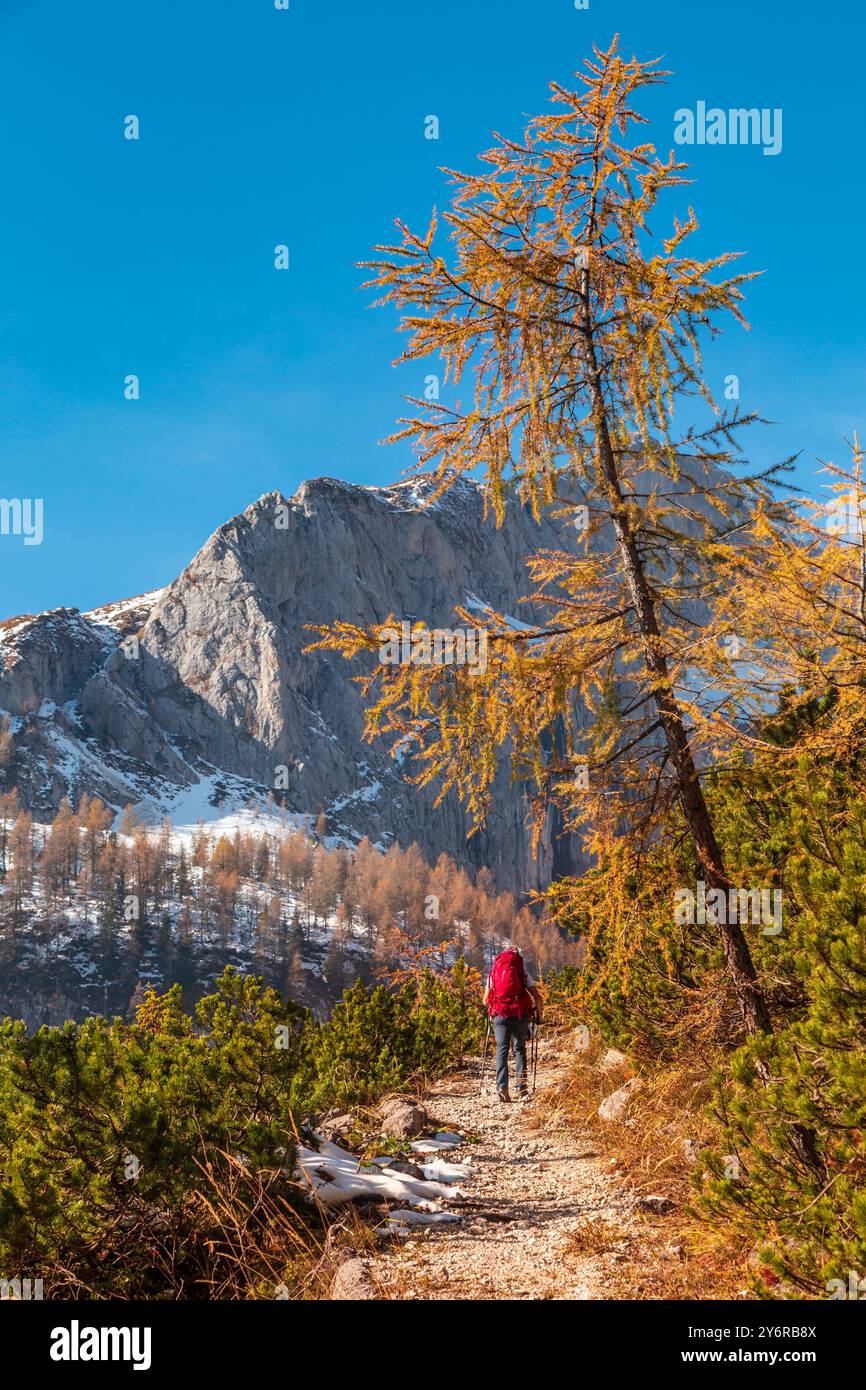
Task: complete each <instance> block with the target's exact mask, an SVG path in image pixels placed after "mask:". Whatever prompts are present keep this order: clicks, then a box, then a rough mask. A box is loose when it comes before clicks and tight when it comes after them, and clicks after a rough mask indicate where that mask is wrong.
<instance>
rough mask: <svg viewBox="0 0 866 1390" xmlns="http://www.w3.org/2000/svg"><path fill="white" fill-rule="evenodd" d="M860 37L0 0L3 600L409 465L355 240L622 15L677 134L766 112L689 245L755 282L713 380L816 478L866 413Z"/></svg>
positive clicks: (72, 582)
mask: <svg viewBox="0 0 866 1390" xmlns="http://www.w3.org/2000/svg"><path fill="white" fill-rule="evenodd" d="M864 29H866V24H864V20H863V17H862V9H861V6H860V4H859V3H855V0H836V3H835V4H833V5H832V6H830V5H827V6H815V5H812V4H808V5H807V4H805V3H803V2H802V0H799V3H795V4H794V3H792V4H783V3H764V4H760V5H758V4H756V3H755V0H729V3H727V4H725V5H713V6H699V5H696V4H695V3H694V0H689V3H687V2H686V0H670V3H666V4H648V3H646V0H609V2H608V3H605V0H590V7H589V9H588V10H587V11H579V10H577V9H575V6H574V0H431V3H426V4H423V3H422V4H409V3H407V0H367V3H363V4H361V3H350V0H291V8H290V10H289V11H288V12H284V11H278V10H276V9H275V8H274V3H273V0H197V3H191V2H190V0H187V3H178V0H147V3H146V4H126V3H123V0H87V3H86V4H85V5H72V4H69V3H65V2H64V0H0V178H2V190H3V199H2V213H0V267H2V269H0V275H2V293H0V340H2V350H0V415H2V420H0V496H2V497H7V498H12V497H21V498H27V497H31V498H32V497H41V498H43V499H44V515H45V521H44V529H45V534H44V540H43V542H42V544H41V545H38V546H25V545H24V544H23V540H22V538H21V537H16V536H0V618H2V617H5V616H7V615H9V614H13V613H19V612H25V611H26V612H35V611H40V610H42V609H44V608H49V607H56V606H59V605H69V606H76V607H80V608H87V607H91V606H94V605H95V604H97V603H100V602H104V601H108V600H111V599H115V598H120V597H124V596H127V595H131V594H135V593H138V592H141V591H142V590H145V589H149V588H153V587H156V586H157V585H160V584H162V583H165V582H167V581H169V580H170V579H172V578H174V577H175V576H176V574H177V573H179V571H180V570H181V569H182V568H183V566H184V565H185V564H186V563H187V562H188V561H189V560H190V559H191V558H192V555H193V554H194V553H195V551H196V549H197V548H198V547H199V546H200V545H201V543H202V542H203V541H204V540H205V539H206V538H207V536H208V535H209V534H210V533H211V532H212V531H213V530H214V528H215V527H216V526H218V525H219V524H220V523H221V522H222V521H224V520H225V519H226V518H227V517H229V516H230V515H232V514H233V513H235V512H236V511H239V510H241V509H242V508H243V507H245V506H246V505H248V504H249V502H251V501H252V500H254V499H255V498H256V497H258V496H259V495H261V493H263V492H266V491H269V490H270V489H272V488H279V489H281V490H282V491H284V492H292V491H293V490H294V489H295V488H296V487H297V485H298V484H299V483H300V482H301V481H303V479H305V478H307V477H314V476H318V475H321V474H329V475H331V476H336V477H341V478H346V479H349V480H351V481H355V482H365V483H376V482H386V481H389V480H391V479H393V478H394V477H396V476H397V475H398V474H399V472H400V470H401V469H402V468H403V467H404V466H405V464H406V462H407V458H406V456H405V455H401V454H400V452H399V451H398V450H396V449H393V448H391V449H384V448H382V447H380V445H379V442H378V441H379V440H380V439H381V438H382V437H383V436H384V435H386V434H387V433H388V432H389V431H390V429H391V428H392V425H393V422H394V420H395V418H396V417H397V415H398V414H399V413H400V410H401V400H400V397H401V394H402V393H403V392H413V391H417V390H418V389H419V387H420V386H421V380H422V378H423V370H424V369H423V367H412V368H411V369H401V371H399V372H398V371H396V370H395V369H394V368H393V367H392V365H391V363H392V360H393V358H394V357H395V356H396V354H397V352H398V350H399V339H398V336H397V335H396V334H395V332H394V323H395V319H394V316H393V314H392V313H391V312H390V311H382V310H378V311H374V310H372V309H371V308H370V307H369V299H370V296H369V294H368V293H367V292H364V291H362V290H361V289H360V283H361V279H362V274H361V272H360V271H358V270H357V269H356V267H355V262H356V261H358V260H359V259H361V258H362V257H364V256H365V255H366V254H367V252H368V251H369V249H370V247H371V246H372V245H373V243H374V242H376V241H378V240H382V239H388V238H389V236H390V233H391V230H392V219H393V218H394V217H395V216H400V217H402V218H405V219H406V220H408V221H409V222H410V223H412V224H415V225H416V226H419V227H421V226H423V227H426V222H427V217H428V215H429V211H430V208H431V207H432V205H433V204H434V203H438V204H439V205H440V206H441V205H442V203H443V201H444V188H445V181H444V179H443V177H442V175H441V174H440V173H439V172H438V166H439V165H442V164H450V165H453V166H460V167H469V166H470V165H471V163H472V161H473V159H474V156H475V154H476V153H477V152H478V151H480V150H483V149H485V148H487V147H488V145H489V144H490V131H491V130H493V129H499V130H501V131H503V132H504V133H511V134H518V133H519V132H520V131H521V129H522V126H523V123H524V117H525V116H526V115H528V114H532V113H535V112H537V111H538V110H539V109H541V108H542V107H543V106H544V104H545V103H546V101H547V83H548V82H549V81H550V80H551V79H556V80H559V81H562V82H566V83H567V82H568V81H569V78H570V74H571V73H572V72H573V71H574V70H575V68H577V67H578V65H579V63H580V61H581V59H582V57H583V56H584V55H585V54H586V53H588V51H589V46H590V44H591V42H592V41H593V40H595V41H597V42H600V43H605V44H606V43H607V42H608V41H609V39H610V37H611V35H612V34H613V33H614V32H616V31H619V32H620V34H621V36H622V44H623V47H625V48H627V49H628V50H629V52H632V51H633V52H635V53H636V54H637V56H639V57H641V58H648V57H652V56H656V55H663V56H664V59H665V66H667V67H670V68H672V69H674V76H673V78H672V79H671V81H670V84H669V85H668V86H667V87H666V88H662V89H656V90H654V91H652V92H651V93H649V95H648V97H647V100H646V102H645V104H644V108H643V109H644V110H645V112H646V114H647V115H649V116H650V117H651V118H652V126H651V127H650V131H649V133H650V135H651V137H652V138H653V139H654V140H655V142H656V144H657V145H658V146H659V148H660V149H661V150H662V151H664V152H666V151H667V150H668V149H670V148H671V147H672V144H673V130H674V112H675V110H676V109H677V108H679V107H682V106H691V107H694V106H695V104H696V103H697V102H698V101H699V100H703V101H706V102H707V104H708V105H709V106H714V105H715V106H721V107H724V108H727V107H730V106H757V107H768V108H776V107H780V108H781V109H782V111H783V145H782V151H781V153H780V154H779V155H778V156H775V157H768V156H764V155H763V154H762V152H761V150H760V148H756V147H742V146H737V147H730V146H728V147H715V146H714V147H709V146H704V147H694V148H693V149H687V150H684V151H683V153H684V154H685V156H686V157H687V158H688V159H689V161H690V163H691V165H692V173H693V176H694V178H695V179H696V181H697V182H696V185H695V187H694V188H693V189H691V190H690V191H689V193H688V197H689V198H690V199H691V200H692V201H693V202H694V205H695V207H696V210H697V212H698V216H699V218H700V221H701V225H702V230H701V234H700V236H701V242H700V247H699V249H701V250H706V251H708V252H709V251H710V250H716V249H723V248H728V249H738V250H743V251H745V252H747V253H748V255H747V257H746V261H745V265H746V266H748V268H753V269H764V270H765V271H766V272H767V273H766V274H765V275H764V277H763V278H762V279H761V280H760V281H757V282H755V284H754V285H753V286H752V288H751V289H750V292H749V300H748V317H749V319H750V321H751V324H752V331H751V333H750V334H748V335H747V334H745V333H742V332H740V331H739V330H732V331H731V332H730V333H729V334H726V336H725V337H724V338H723V339H722V340H721V341H720V342H719V343H718V344H716V345H715V346H714V347H713V350H712V352H711V354H710V355H709V357H708V361H707V365H708V377H709V379H710V381H711V383H712V385H713V386H714V387H715V388H716V389H719V390H720V389H721V383H722V380H723V378H724V376H725V375H726V374H727V373H729V372H735V373H736V374H737V375H738V376H739V378H740V383H741V397H742V404H743V405H744V407H747V408H751V407H757V408H758V409H760V410H761V411H762V412H763V413H764V414H766V415H768V416H770V417H771V418H772V419H773V420H775V421H777V422H778V423H777V425H776V426H775V427H774V429H773V430H772V431H763V432H762V433H761V435H760V436H757V435H756V436H755V437H754V450H753V452H754V456H755V457H756V459H758V460H759V461H761V462H767V461H770V460H771V459H773V458H777V457H781V456H783V455H785V454H787V453H788V452H791V451H794V450H796V449H802V450H803V451H804V455H805V460H806V462H805V463H804V465H803V468H802V476H803V479H804V481H806V482H809V480H810V477H811V475H812V469H813V463H812V460H813V459H814V457H815V456H820V457H825V458H834V459H837V460H840V459H842V458H844V456H845V448H844V444H843V443H842V439H843V436H844V435H845V434H847V433H850V432H851V431H852V430H854V429H855V428H858V427H859V428H860V429H861V431H863V432H864V433H866V419H864V414H863V410H862V403H863V398H864V391H863V387H864V376H866V368H864V351H863V348H864V323H866V315H864V298H866V290H864V275H863V270H862V254H863V253H862V240H863V225H864V215H863V214H864V159H863V138H864V129H866V122H864V97H863V81H862V71H861V62H862V53H863V48H864V37H866V34H864ZM129 114H135V115H137V116H138V117H139V118H140V121H141V138H140V140H139V141H138V142H132V141H127V140H125V139H124V138H123V122H124V117H125V116H127V115H129ZM430 114H435V115H437V116H438V117H439V121H440V138H439V140H438V141H432V140H425V138H424V119H425V117H426V116H428V115H430ZM683 201H684V203H685V198H684V200H683ZM659 230H660V231H663V230H666V228H665V227H664V226H663V225H661V224H660V225H659ZM277 243H285V244H287V245H288V246H289V247H290V252H291V269H290V270H289V271H288V272H284V273H283V272H277V271H275V270H274V268H273V248H274V246H275V245H276V244H277ZM428 370H429V368H428ZM129 373H136V374H137V375H138V376H139V377H140V380H141V398H140V400H138V401H135V402H131V401H125V400H124V397H123V384H124V378H125V377H126V376H127V374H129Z"/></svg>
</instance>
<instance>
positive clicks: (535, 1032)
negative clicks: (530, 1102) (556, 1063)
mask: <svg viewBox="0 0 866 1390" xmlns="http://www.w3.org/2000/svg"><path fill="white" fill-rule="evenodd" d="M540 1026H541V1025H540V1023H539V1020H538V1010H537V1009H536V1010H535V1027H534V1028H533V1030H532V1094H533V1095H535V1076H536V1073H537V1071H538V1029H539V1027H540Z"/></svg>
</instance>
